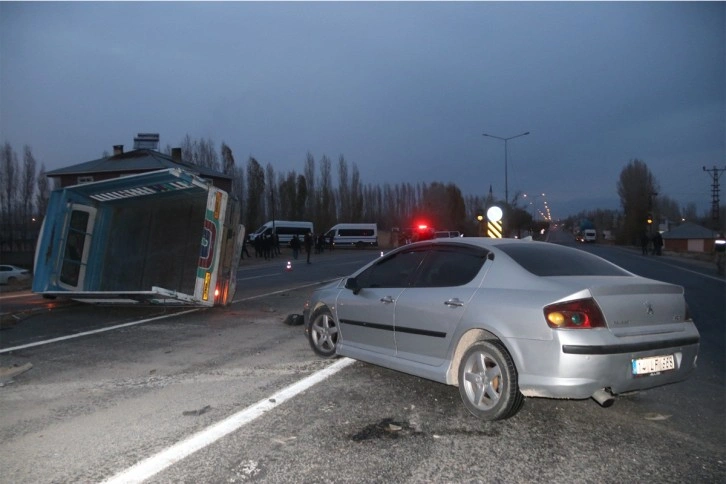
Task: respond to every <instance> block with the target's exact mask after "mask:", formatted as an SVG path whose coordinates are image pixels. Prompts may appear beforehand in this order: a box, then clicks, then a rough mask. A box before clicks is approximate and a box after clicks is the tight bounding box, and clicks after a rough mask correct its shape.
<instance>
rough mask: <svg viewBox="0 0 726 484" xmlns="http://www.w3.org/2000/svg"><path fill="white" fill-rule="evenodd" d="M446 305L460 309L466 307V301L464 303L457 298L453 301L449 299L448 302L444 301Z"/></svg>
mask: <svg viewBox="0 0 726 484" xmlns="http://www.w3.org/2000/svg"><path fill="white" fill-rule="evenodd" d="M444 304H446V305H447V306H454V307H459V306H463V305H464V301H462V300H461V299H459V298H458V297H455V298H453V299H449V300H448V301H444Z"/></svg>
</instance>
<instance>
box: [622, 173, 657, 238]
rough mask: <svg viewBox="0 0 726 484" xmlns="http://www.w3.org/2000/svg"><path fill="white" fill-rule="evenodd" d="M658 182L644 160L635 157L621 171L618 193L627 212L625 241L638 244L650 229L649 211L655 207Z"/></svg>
mask: <svg viewBox="0 0 726 484" xmlns="http://www.w3.org/2000/svg"><path fill="white" fill-rule="evenodd" d="M657 194H658V183H657V182H656V181H655V178H654V177H653V174H652V173H651V172H650V170H649V169H648V165H646V164H645V162H644V161H642V160H638V159H634V160H631V161H630V163H628V164H627V165H626V166H625V168H623V170H622V171H621V172H620V179H619V180H618V195H619V196H620V204H621V205H622V207H623V212H624V213H625V223H624V227H623V233H622V234H621V236H622V237H624V239H623V241H624V242H628V243H632V244H637V243H638V241H639V240H640V237H641V236H642V234H643V233H645V232H646V231H647V230H649V228H648V226H647V223H646V218H647V217H646V216H647V214H648V212H652V211H653V210H654V208H655V204H654V200H653V199H654V197H655V196H656V195H657Z"/></svg>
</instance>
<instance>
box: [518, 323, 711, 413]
mask: <svg viewBox="0 0 726 484" xmlns="http://www.w3.org/2000/svg"><path fill="white" fill-rule="evenodd" d="M553 345H557V346H558V347H559V348H558V350H559V351H557V352H554V354H556V355H557V357H555V358H551V359H549V360H548V359H546V358H542V357H540V358H537V357H536V355H546V354H553V352H552V350H554V348H553V347H552V346H553ZM698 349H699V338H698V333H695V334H689V335H684V334H680V335H678V336H677V337H671V338H661V339H659V340H657V341H623V342H619V343H617V344H594V345H587V344H571V343H564V342H562V341H549V342H534V341H528V342H525V343H524V344H522V345H519V346H518V348H517V349H515V353H518V356H519V358H522V357H523V356H524V359H523V360H521V363H520V364H518V371H519V375H518V376H519V386H520V391H521V392H522V394H523V395H525V396H530V397H549V398H575V399H577V398H589V397H591V396H592V395H593V393H595V392H596V391H598V390H601V389H608V390H609V391H610V392H612V393H613V394H615V395H617V394H619V393H626V392H630V391H636V390H645V389H648V388H653V387H657V386H661V385H668V384H671V383H677V382H680V381H683V380H685V379H686V378H687V377H688V376H689V375H690V374H691V373H692V372H693V370H694V368H695V367H696V359H697V356H698ZM668 355H673V360H674V363H675V368H674V369H673V370H668V371H661V372H656V373H651V374H646V375H634V374H633V361H634V360H637V359H640V358H648V357H656V356H658V357H662V356H668ZM515 358H516V357H515Z"/></svg>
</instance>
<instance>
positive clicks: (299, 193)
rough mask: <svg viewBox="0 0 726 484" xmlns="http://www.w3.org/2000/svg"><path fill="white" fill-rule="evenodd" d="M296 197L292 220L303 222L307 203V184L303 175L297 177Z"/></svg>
mask: <svg viewBox="0 0 726 484" xmlns="http://www.w3.org/2000/svg"><path fill="white" fill-rule="evenodd" d="M296 197H297V198H296V199H295V211H294V212H293V220H305V219H306V217H307V215H306V213H305V209H306V207H307V202H308V182H307V180H306V179H305V175H298V176H297V190H296Z"/></svg>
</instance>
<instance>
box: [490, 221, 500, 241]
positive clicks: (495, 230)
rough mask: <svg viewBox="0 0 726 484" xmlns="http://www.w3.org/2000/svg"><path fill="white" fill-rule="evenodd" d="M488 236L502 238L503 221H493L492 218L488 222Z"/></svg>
mask: <svg viewBox="0 0 726 484" xmlns="http://www.w3.org/2000/svg"><path fill="white" fill-rule="evenodd" d="M487 236H488V237H491V238H493V239H501V238H502V222H499V221H497V222H492V221H491V220H490V221H488V222H487Z"/></svg>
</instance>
